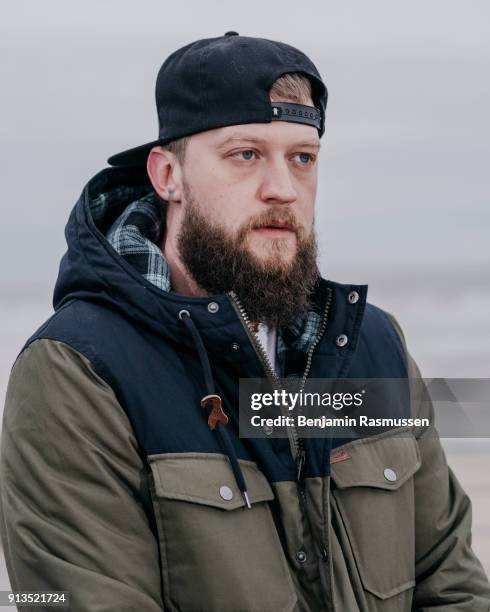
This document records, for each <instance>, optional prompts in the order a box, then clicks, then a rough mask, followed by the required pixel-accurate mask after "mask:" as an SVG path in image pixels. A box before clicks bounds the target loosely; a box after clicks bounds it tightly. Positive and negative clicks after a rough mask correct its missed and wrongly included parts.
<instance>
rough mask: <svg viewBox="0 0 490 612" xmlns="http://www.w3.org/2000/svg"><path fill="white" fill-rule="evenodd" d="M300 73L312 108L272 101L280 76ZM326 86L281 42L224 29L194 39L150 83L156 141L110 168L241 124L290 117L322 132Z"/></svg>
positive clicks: (131, 163)
mask: <svg viewBox="0 0 490 612" xmlns="http://www.w3.org/2000/svg"><path fill="white" fill-rule="evenodd" d="M291 72H299V73H301V74H303V75H304V76H306V77H307V78H308V79H309V81H310V83H311V88H312V95H313V103H314V106H306V105H304V104H292V103H285V102H271V100H270V95H269V92H270V89H271V87H272V84H273V83H274V81H275V80H276V79H278V78H279V77H280V76H282V75H283V74H287V73H291ZM327 95H328V93H327V88H326V86H325V84H324V83H323V81H322V78H321V76H320V74H319V72H318V70H317V69H316V67H315V65H314V64H313V62H312V61H311V60H310V59H309V58H308V57H307V56H306V55H305V54H304V53H302V52H301V51H299V50H298V49H295V48H294V47H291V46H290V45H287V44H285V43H283V42H276V41H273V40H267V39H265V38H252V37H249V36H240V35H239V34H238V32H226V34H224V36H219V37H217V38H205V39H202V40H198V41H195V42H193V43H190V44H188V45H186V46H185V47H182V48H181V49H178V50H177V51H175V52H174V53H172V54H171V55H170V56H169V57H168V58H167V59H166V60H165V62H164V63H163V64H162V66H161V68H160V70H159V72H158V76H157V81H156V86H155V99H156V105H157V112H158V125H159V135H158V139H157V140H153V141H152V142H148V143H146V144H143V145H140V146H139V147H135V148H133V149H128V150H126V151H123V152H121V153H117V154H115V155H112V156H111V157H109V159H108V160H107V161H108V163H109V164H111V165H112V166H140V165H145V164H146V160H147V157H148V153H149V152H150V150H151V149H152V148H153V147H155V146H157V145H164V144H167V143H169V142H170V141H172V140H175V139H177V138H182V137H184V136H190V135H192V134H197V133H199V132H204V131H206V130H212V129H214V128H219V127H224V126H227V125H239V124H244V123H270V122H271V121H275V120H279V121H293V122H296V123H304V124H307V125H312V126H314V127H316V128H317V129H318V133H319V135H320V136H322V134H323V132H324V131H325V108H326V105H327Z"/></svg>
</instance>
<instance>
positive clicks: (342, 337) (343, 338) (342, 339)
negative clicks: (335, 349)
mask: <svg viewBox="0 0 490 612" xmlns="http://www.w3.org/2000/svg"><path fill="white" fill-rule="evenodd" d="M348 340H349V339H348V338H347V336H346V335H345V334H340V336H337V338H336V339H335V344H336V345H337V346H345V345H346V344H347V342H348Z"/></svg>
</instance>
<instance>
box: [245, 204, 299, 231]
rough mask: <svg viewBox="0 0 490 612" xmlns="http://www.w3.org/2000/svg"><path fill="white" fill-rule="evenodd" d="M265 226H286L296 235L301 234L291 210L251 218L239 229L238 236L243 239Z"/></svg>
mask: <svg viewBox="0 0 490 612" xmlns="http://www.w3.org/2000/svg"><path fill="white" fill-rule="evenodd" d="M267 226H278V227H280V226H287V228H288V229H290V230H291V231H293V232H295V234H296V235H299V234H302V232H303V228H302V227H301V226H300V225H299V223H298V222H297V220H296V216H295V215H294V213H293V212H292V211H291V210H287V209H285V210H274V209H270V210H267V211H265V212H263V213H261V214H259V215H256V216H255V217H252V218H251V219H250V220H249V221H248V222H247V223H246V224H245V225H244V226H242V227H241V229H240V232H239V235H240V237H245V236H246V235H247V234H248V233H249V232H251V231H253V230H254V229H259V228H262V227H267Z"/></svg>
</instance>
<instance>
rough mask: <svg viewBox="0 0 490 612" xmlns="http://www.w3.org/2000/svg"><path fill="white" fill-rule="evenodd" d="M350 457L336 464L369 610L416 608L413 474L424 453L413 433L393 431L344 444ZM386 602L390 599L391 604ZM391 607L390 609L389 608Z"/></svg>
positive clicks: (337, 488) (338, 493)
mask: <svg viewBox="0 0 490 612" xmlns="http://www.w3.org/2000/svg"><path fill="white" fill-rule="evenodd" d="M344 448H345V450H346V451H347V453H348V454H349V458H347V459H345V460H344V461H340V462H338V463H334V464H333V465H332V480H333V481H334V483H335V485H334V489H333V491H332V495H333V498H334V499H333V503H334V509H335V511H336V512H337V513H338V514H339V515H340V518H339V521H340V522H341V524H343V527H344V529H345V532H346V534H347V538H348V541H349V543H350V548H351V551H352V555H353V556H354V560H355V565H356V566H357V571H358V573H359V577H360V580H361V582H362V585H363V588H364V589H365V591H367V592H368V593H370V594H371V595H367V596H366V598H367V600H368V601H370V597H371V596H374V598H375V599H376V600H377V603H373V604H372V606H370V607H369V609H375V610H385V609H386V610H389V611H390V612H395V611H397V610H406V609H410V603H409V602H410V601H411V591H408V590H409V589H411V588H412V587H413V586H414V585H415V504H414V488H413V475H414V474H415V472H416V471H417V470H418V469H419V467H420V465H421V462H420V453H419V449H418V444H417V441H416V440H415V438H414V437H413V435H412V434H411V433H410V432H407V431H401V432H398V433H393V432H388V434H382V435H381V436H378V437H376V438H367V439H364V440H360V441H356V442H354V443H352V444H350V445H347V446H346V447H344ZM380 600H387V601H386V602H384V601H380ZM384 606H386V607H384Z"/></svg>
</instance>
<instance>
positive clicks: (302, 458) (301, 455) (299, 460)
mask: <svg viewBox="0 0 490 612" xmlns="http://www.w3.org/2000/svg"><path fill="white" fill-rule="evenodd" d="M305 463H306V451H305V450H304V448H302V449H301V450H300V451H299V452H298V456H297V457H296V470H297V472H296V480H297V481H298V482H301V481H302V480H303V476H304V474H303V472H304V467H305Z"/></svg>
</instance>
